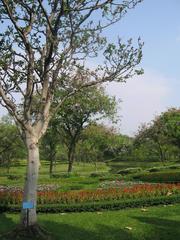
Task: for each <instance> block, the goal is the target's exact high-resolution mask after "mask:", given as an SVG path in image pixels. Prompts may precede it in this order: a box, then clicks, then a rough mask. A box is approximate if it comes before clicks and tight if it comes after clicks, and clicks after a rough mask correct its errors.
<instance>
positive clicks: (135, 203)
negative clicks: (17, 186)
mask: <svg viewBox="0 0 180 240" xmlns="http://www.w3.org/2000/svg"><path fill="white" fill-rule="evenodd" d="M172 203H180V195H173V196H168V197H167V196H159V197H153V198H142V199H130V200H123V201H122V200H118V201H101V202H94V203H83V204H82V203H77V204H43V205H38V206H37V211H38V212H42V213H59V212H87V211H88V212H94V211H102V210H120V209H125V208H136V207H147V206H154V205H160V204H172ZM20 209H21V208H20V205H5V204H0V212H19V211H20Z"/></svg>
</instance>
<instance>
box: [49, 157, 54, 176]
mask: <svg viewBox="0 0 180 240" xmlns="http://www.w3.org/2000/svg"><path fill="white" fill-rule="evenodd" d="M52 173H53V159H52V158H51V159H50V165H49V175H50V177H52Z"/></svg>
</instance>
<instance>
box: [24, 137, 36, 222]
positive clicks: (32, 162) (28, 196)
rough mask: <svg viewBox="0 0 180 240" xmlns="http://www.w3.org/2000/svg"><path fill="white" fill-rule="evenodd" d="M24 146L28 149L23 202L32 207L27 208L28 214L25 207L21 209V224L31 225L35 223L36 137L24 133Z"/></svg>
mask: <svg viewBox="0 0 180 240" xmlns="http://www.w3.org/2000/svg"><path fill="white" fill-rule="evenodd" d="M26 146H27V151H28V164H27V170H26V179H25V185H24V195H23V202H32V203H33V205H34V208H32V209H29V210H28V211H29V214H27V210H26V209H22V212H21V224H22V225H23V226H25V227H26V226H33V225H35V224H36V223H37V216H36V206H37V182H38V173H39V166H40V161H39V146H38V138H37V137H34V136H32V135H29V134H26Z"/></svg>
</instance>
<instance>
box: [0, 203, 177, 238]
mask: <svg viewBox="0 0 180 240" xmlns="http://www.w3.org/2000/svg"><path fill="white" fill-rule="evenodd" d="M18 217H19V216H18V215H15V214H1V215H0V233H3V232H6V231H9V230H10V229H12V228H13V227H14V226H15V224H16V223H17V221H18ZM39 222H40V223H41V224H42V225H43V226H45V227H46V228H47V229H48V230H49V231H51V232H52V233H53V235H54V238H53V239H54V240H59V239H61V240H71V239H72V240H179V239H180V227H179V226H180V204H178V205H174V206H166V207H164V206H160V207H150V208H147V211H145V212H143V211H142V210H141V209H129V210H121V211H107V212H102V213H98V212H97V213H69V214H64V215H63V214H47V215H46V214H40V215H39ZM128 228H130V229H128Z"/></svg>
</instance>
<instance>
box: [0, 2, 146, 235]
mask: <svg viewBox="0 0 180 240" xmlns="http://www.w3.org/2000/svg"><path fill="white" fill-rule="evenodd" d="M139 2H141V0H129V1H116V0H93V1H89V0H85V1H74V0H67V1H66V0H62V1H57V0H47V1H45V0H26V1H19V0H17V1H12V0H1V1H0V20H1V29H0V97H1V99H0V103H1V105H2V106H3V107H5V108H6V109H7V110H8V112H9V113H10V115H12V116H13V117H14V120H15V122H16V124H17V126H18V128H19V130H20V132H21V135H22V137H23V139H24V142H25V144H26V147H27V152H28V163H27V166H28V167H27V177H26V182H25V187H24V196H23V201H31V202H33V203H34V208H33V209H30V211H29V225H30V226H32V228H36V227H37V226H36V223H37V216H36V202H37V201H36V199H37V180H38V171H39V167H40V161H39V146H38V144H39V140H40V139H41V137H42V136H43V134H44V133H45V132H46V129H47V127H48V124H49V121H50V119H51V117H52V116H53V114H54V113H55V112H56V111H57V109H59V107H60V106H62V104H63V102H64V101H65V99H67V98H68V97H69V96H71V95H73V94H74V93H76V92H77V91H79V90H80V89H82V88H85V87H88V86H92V85H96V84H97V83H103V82H107V81H114V80H115V81H118V82H122V81H126V80H127V79H128V78H130V77H132V76H133V75H134V74H139V73H141V71H139V70H136V66H137V65H138V64H139V63H140V60H141V57H142V51H141V49H142V44H141V42H140V41H138V47H137V48H134V47H133V46H132V41H131V40H129V41H128V42H127V44H125V43H122V41H121V40H120V39H119V40H118V42H117V44H112V43H107V40H106V38H105V37H104V36H103V35H102V30H103V29H105V28H106V27H109V26H110V25H112V24H114V23H115V22H117V21H119V20H120V19H121V18H122V16H124V15H125V13H126V12H127V10H128V9H130V8H133V7H135V6H136V5H137V3H139ZM101 56H102V58H101V59H102V62H103V64H102V65H98V66H97V67H96V68H94V69H89V68H88V67H87V63H88V58H93V57H94V58H96V57H101ZM103 57H104V60H103ZM87 76H88V78H87ZM80 80H81V81H80ZM74 82H77V84H76V85H75V87H74V86H73V84H72V83H74ZM59 89H64V90H66V94H65V95H63V96H62V98H61V99H59V101H58V102H56V101H54V95H55V92H56V91H57V90H59ZM37 93H38V95H39V98H38V99H39V104H38V109H37V112H35V113H34V114H32V108H33V98H34V97H36V96H37ZM19 99H21V101H20V100H19ZM52 103H53V104H52ZM19 104H21V106H22V107H23V108H22V107H21V108H19ZM21 219H22V220H21V224H22V226H24V227H25V226H27V214H26V211H25V210H22V218H21ZM38 232H40V231H38Z"/></svg>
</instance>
